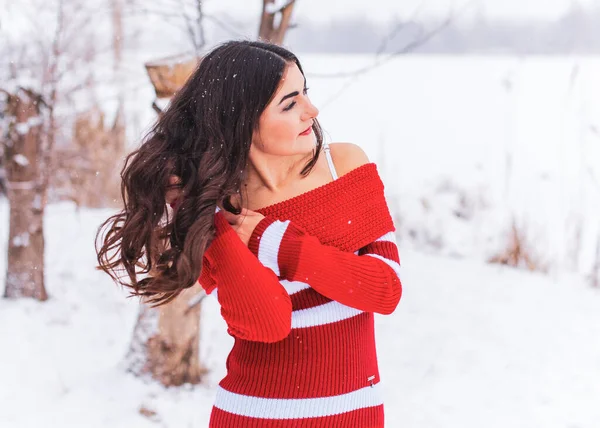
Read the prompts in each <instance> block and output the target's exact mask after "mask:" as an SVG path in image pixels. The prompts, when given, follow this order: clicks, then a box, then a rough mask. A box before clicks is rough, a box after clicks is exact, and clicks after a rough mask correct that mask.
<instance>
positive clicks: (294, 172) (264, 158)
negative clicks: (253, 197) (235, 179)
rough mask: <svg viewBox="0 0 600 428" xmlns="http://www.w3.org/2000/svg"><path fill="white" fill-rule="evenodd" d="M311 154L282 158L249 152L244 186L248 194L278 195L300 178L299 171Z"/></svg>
mask: <svg viewBox="0 0 600 428" xmlns="http://www.w3.org/2000/svg"><path fill="white" fill-rule="evenodd" d="M312 155H313V153H312V152H310V153H301V154H296V155H289V156H282V155H270V154H266V153H262V152H261V153H259V152H256V151H255V152H253V151H252V150H251V151H250V157H249V160H248V166H247V175H246V181H245V183H244V184H245V186H246V190H247V191H248V192H250V193H253V192H256V191H267V192H272V193H278V192H281V191H284V190H285V189H286V188H289V187H290V185H291V184H293V183H294V182H296V181H297V180H299V179H300V178H301V176H300V171H302V169H303V168H304V166H305V165H306V162H308V160H309V159H310V157H312Z"/></svg>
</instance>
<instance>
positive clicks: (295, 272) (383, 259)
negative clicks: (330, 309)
mask: <svg viewBox="0 0 600 428" xmlns="http://www.w3.org/2000/svg"><path fill="white" fill-rule="evenodd" d="M248 247H249V249H250V250H251V251H252V252H253V253H254V255H255V256H256V257H257V259H258V260H259V261H260V262H261V263H262V264H263V265H265V266H268V267H270V268H271V269H272V270H273V271H274V272H275V273H276V274H277V275H278V276H279V277H281V278H283V279H287V280H289V281H300V282H305V283H307V284H309V285H310V286H311V287H312V288H313V289H314V290H316V291H317V292H318V293H320V294H322V295H324V296H326V297H328V298H330V299H332V300H335V301H337V302H339V303H342V304H344V305H346V306H350V307H352V308H356V309H359V310H362V311H366V312H377V313H381V314H390V313H392V312H393V311H394V309H395V308H396V306H397V305H398V302H399V301H400V296H401V294H402V284H401V282H400V258H399V255H398V248H397V246H396V241H395V235H394V231H393V230H389V231H388V232H387V233H385V234H384V235H383V236H381V237H380V238H378V239H376V240H375V241H374V242H372V243H370V244H368V245H366V246H365V247H363V248H362V249H361V250H359V252H358V254H355V253H350V252H346V251H342V250H340V249H338V248H336V247H332V246H327V245H323V244H321V243H320V242H319V240H318V239H317V238H316V237H314V236H310V235H309V234H308V233H307V232H306V231H305V230H303V229H302V228H301V227H299V226H297V225H295V224H294V223H292V222H291V221H290V220H286V221H280V220H277V219H274V218H271V217H268V216H267V217H265V218H264V219H263V220H261V221H260V222H259V223H258V225H257V226H256V228H255V229H254V232H253V234H252V236H251V237H250V242H249V244H248Z"/></svg>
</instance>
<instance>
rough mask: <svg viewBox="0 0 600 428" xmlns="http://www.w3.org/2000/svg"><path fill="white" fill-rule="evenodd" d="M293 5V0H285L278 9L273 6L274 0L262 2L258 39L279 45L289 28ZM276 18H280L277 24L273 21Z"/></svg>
mask: <svg viewBox="0 0 600 428" xmlns="http://www.w3.org/2000/svg"><path fill="white" fill-rule="evenodd" d="M294 4H295V0H287V1H285V2H284V3H283V4H282V5H281V6H279V7H278V6H277V5H276V4H275V0H263V11H262V17H261V19H260V27H259V30H258V38H259V39H261V40H264V41H266V42H270V43H275V44H277V45H281V44H282V43H283V39H284V38H285V34H286V32H287V30H288V28H289V27H290V21H291V19H292V10H293V9H294ZM276 16H277V17H278V18H280V19H279V20H278V22H276V20H275V17H276Z"/></svg>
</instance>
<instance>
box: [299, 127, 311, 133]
mask: <svg viewBox="0 0 600 428" xmlns="http://www.w3.org/2000/svg"><path fill="white" fill-rule="evenodd" d="M311 132H312V126H309V127H308V129H306V131H304V132H301V133H300V135H309V134H310V133H311Z"/></svg>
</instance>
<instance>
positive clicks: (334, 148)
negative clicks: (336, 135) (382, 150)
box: [329, 143, 370, 177]
mask: <svg viewBox="0 0 600 428" xmlns="http://www.w3.org/2000/svg"><path fill="white" fill-rule="evenodd" d="M329 147H330V149H331V157H332V158H333V163H334V164H335V168H336V171H337V173H338V175H339V176H340V177H341V176H342V175H344V174H346V173H348V172H350V171H352V170H353V169H356V168H358V167H360V166H363V165H364V164H367V163H370V161H369V158H368V157H367V154H366V153H365V151H364V150H363V149H362V148H361V147H360V146H358V145H356V144H353V143H330V144H329Z"/></svg>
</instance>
